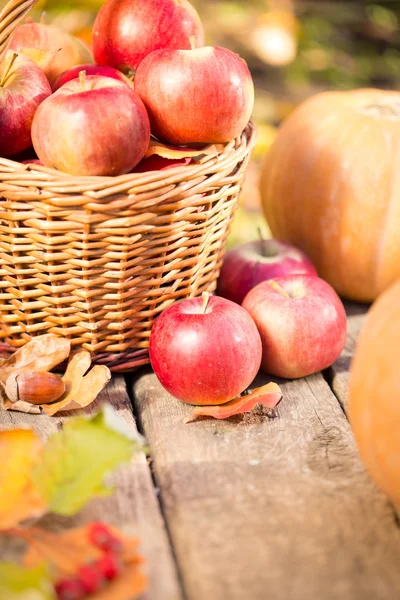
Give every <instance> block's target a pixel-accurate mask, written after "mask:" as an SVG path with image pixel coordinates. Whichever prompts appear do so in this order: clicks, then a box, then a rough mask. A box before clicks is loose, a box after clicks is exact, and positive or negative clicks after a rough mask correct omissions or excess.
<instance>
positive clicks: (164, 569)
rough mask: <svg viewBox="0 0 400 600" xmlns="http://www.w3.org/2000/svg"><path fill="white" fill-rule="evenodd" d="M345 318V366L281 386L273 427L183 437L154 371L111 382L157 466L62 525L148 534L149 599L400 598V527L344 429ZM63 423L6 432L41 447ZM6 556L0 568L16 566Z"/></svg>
mask: <svg viewBox="0 0 400 600" xmlns="http://www.w3.org/2000/svg"><path fill="white" fill-rule="evenodd" d="M347 312H348V322H349V334H348V341H347V345H346V348H345V350H344V352H343V354H342V356H341V358H340V359H339V360H338V361H337V363H336V364H335V365H334V366H333V367H332V368H331V369H330V370H329V371H328V372H327V373H325V374H317V375H313V376H311V377H308V378H307V379H303V380H299V381H292V382H283V391H284V398H283V400H282V402H281V404H280V405H279V407H278V409H277V410H276V416H275V418H268V417H267V416H266V415H265V414H263V412H262V411H258V412H256V414H255V415H251V416H250V415H247V416H245V417H244V418H239V417H234V418H232V419H230V420H228V421H223V422H220V421H215V420H211V419H209V420H202V421H198V422H194V423H191V424H186V425H185V424H184V422H183V421H184V417H185V416H187V415H188V414H189V412H190V407H188V406H186V405H184V404H182V403H180V402H178V401H176V400H174V399H173V398H172V397H171V396H169V395H168V394H167V393H166V392H165V391H164V390H163V389H162V387H161V386H160V384H159V383H158V382H157V380H156V378H155V376H154V375H153V374H152V373H151V372H150V370H149V369H147V370H144V371H142V372H141V373H139V374H138V375H136V376H134V377H132V378H128V379H127V380H126V381H125V380H124V379H123V378H122V377H117V378H115V379H113V381H112V382H111V383H110V385H109V386H108V388H107V389H106V391H105V392H104V393H103V394H102V399H103V400H108V401H110V402H112V403H113V404H114V405H115V406H116V407H117V408H118V410H119V411H120V413H121V414H122V415H123V417H124V418H125V419H126V420H127V421H128V422H129V423H130V424H131V426H132V427H138V428H139V429H140V431H142V432H143V433H144V434H145V436H146V438H147V440H148V442H149V444H150V446H151V459H150V460H147V459H146V457H145V456H144V455H141V456H139V457H137V459H135V460H134V461H132V463H131V464H130V465H129V466H127V467H125V468H121V470H120V471H119V473H118V475H117V477H116V479H117V492H116V493H115V494H114V496H112V497H110V498H107V499H101V500H96V501H94V502H92V503H91V504H90V505H89V506H88V507H87V508H86V509H85V510H84V511H82V513H81V514H80V515H79V517H78V518H75V519H73V520H69V521H65V520H63V523H66V522H67V524H69V525H70V524H76V523H77V522H79V523H81V522H85V521H88V520H91V519H93V518H103V519H104V520H106V521H108V522H112V523H113V524H116V525H118V526H120V527H121V528H122V529H123V530H124V531H125V532H126V533H129V534H132V533H133V534H137V535H139V536H140V537H141V539H142V550H143V553H144V555H145V556H146V558H147V561H148V570H149V574H150V589H149V592H148V594H147V595H146V598H147V599H149V600H183V599H186V600H264V599H266V600H267V599H268V600H398V599H399V598H400V529H399V526H398V522H397V521H396V516H395V512H394V510H393V507H392V506H391V505H390V503H389V502H388V500H387V499H386V498H385V497H384V496H383V494H381V493H380V492H379V491H378V490H377V489H376V488H375V486H374V485H373V483H372V482H371V481H370V479H369V477H368V476H367V475H366V473H365V471H364V469H363V467H362V465H361V463H360V460H359V458H358V455H357V449H356V445H355V442H354V439H353V436H352V433H351V430H350V426H349V424H348V421H347V418H346V410H347V391H346V390H347V382H348V368H349V362H350V358H351V355H352V352H353V350H354V345H355V341H356V338H357V335H358V331H359V329H360V326H361V324H362V322H363V319H364V314H365V308H363V307H361V306H358V305H349V306H348V307H347ZM267 379H268V378H267V377H266V376H265V375H261V376H259V378H258V381H257V384H259V383H261V382H265V381H267ZM130 398H133V408H132V403H131V400H130ZM59 421H60V419H57V418H49V417H46V416H39V417H37V416H30V415H23V414H20V413H11V412H9V413H6V412H2V413H1V414H0V425H1V427H10V426H11V427H17V426H19V425H21V424H25V425H27V424H29V425H32V426H33V427H34V428H35V429H36V430H37V431H39V432H40V434H42V435H43V436H47V435H48V434H50V433H51V432H53V431H55V429H56V428H57V425H58V422H59ZM58 521H59V520H58ZM46 524H47V526H49V527H53V526H54V524H57V519H55V517H50V518H49V517H47V519H46ZM1 544H2V545H1V546H0V550H2V552H1V554H2V556H1V558H6V557H9V556H10V553H11V555H12V556H13V557H15V551H14V549H13V547H11V546H9V545H6V543H5V541H2V542H1ZM2 600H3V599H2Z"/></svg>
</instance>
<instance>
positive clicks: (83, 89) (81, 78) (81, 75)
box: [79, 71, 86, 92]
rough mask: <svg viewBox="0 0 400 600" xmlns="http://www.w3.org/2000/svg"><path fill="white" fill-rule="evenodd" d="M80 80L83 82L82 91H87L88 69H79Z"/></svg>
mask: <svg viewBox="0 0 400 600" xmlns="http://www.w3.org/2000/svg"><path fill="white" fill-rule="evenodd" d="M79 81H80V82H81V92H86V71H79Z"/></svg>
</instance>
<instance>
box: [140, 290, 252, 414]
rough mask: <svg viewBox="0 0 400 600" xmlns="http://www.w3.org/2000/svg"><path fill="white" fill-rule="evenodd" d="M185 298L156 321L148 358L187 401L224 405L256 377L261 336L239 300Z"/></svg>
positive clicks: (165, 382)
mask: <svg viewBox="0 0 400 600" xmlns="http://www.w3.org/2000/svg"><path fill="white" fill-rule="evenodd" d="M207 296H208V295H205V297H204V298H203V299H202V298H193V299H188V300H181V301H180V302H177V303H175V304H173V305H172V306H171V307H169V308H167V309H166V310H165V311H164V312H163V313H162V314H161V315H160V316H159V317H158V318H157V319H156V321H155V323H154V325H153V328H152V330H151V334H150V360H151V364H152V367H153V369H154V372H155V374H156V375H157V377H158V379H159V380H160V382H161V384H162V385H163V386H164V388H165V389H166V390H167V391H168V392H170V394H172V395H173V396H175V397H176V398H178V399H179V400H182V401H183V402H188V403H189V404H222V403H224V402H228V401H229V400H232V399H233V398H235V396H238V395H239V394H240V393H241V392H243V390H245V389H246V388H247V387H248V386H249V385H250V384H251V382H252V381H253V379H254V377H255V376H256V374H257V372H258V369H259V368H260V363H261V340H260V336H259V334H258V332H257V328H256V326H255V324H254V322H253V320H252V318H251V317H250V315H249V314H248V313H247V312H246V311H245V310H244V309H243V308H242V307H241V306H238V305H237V304H234V303H233V302H230V301H229V300H225V299H224V298H219V297H218V296H211V297H209V298H208V297H207Z"/></svg>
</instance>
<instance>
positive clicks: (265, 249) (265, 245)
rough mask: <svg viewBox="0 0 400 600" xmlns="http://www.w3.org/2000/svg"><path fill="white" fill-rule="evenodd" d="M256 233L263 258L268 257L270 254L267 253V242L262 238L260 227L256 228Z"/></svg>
mask: <svg viewBox="0 0 400 600" xmlns="http://www.w3.org/2000/svg"><path fill="white" fill-rule="evenodd" d="M257 233H258V237H259V238H260V241H261V242H262V249H263V256H266V257H269V256H270V252H268V248H267V240H266V239H265V237H264V234H263V232H262V229H261V227H257Z"/></svg>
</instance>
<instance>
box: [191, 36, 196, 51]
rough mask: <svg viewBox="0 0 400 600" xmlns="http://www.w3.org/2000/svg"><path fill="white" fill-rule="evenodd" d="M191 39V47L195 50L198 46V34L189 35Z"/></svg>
mask: <svg viewBox="0 0 400 600" xmlns="http://www.w3.org/2000/svg"><path fill="white" fill-rule="evenodd" d="M189 41H190V48H191V50H194V49H195V48H196V36H195V35H190V36H189Z"/></svg>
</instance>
